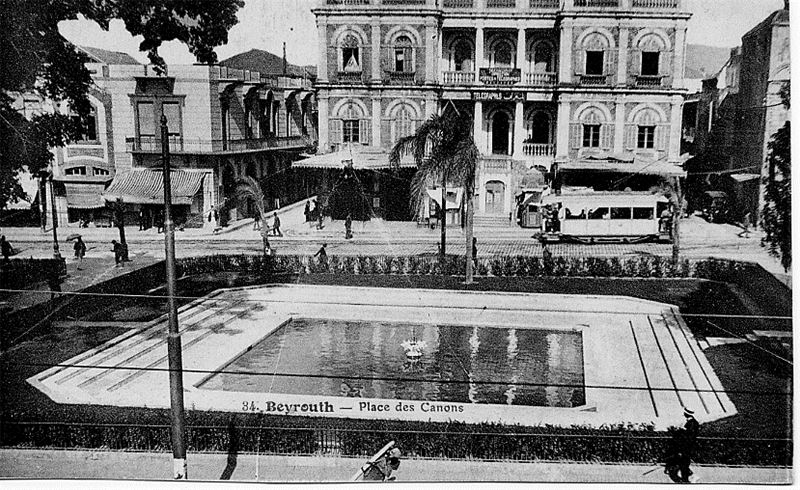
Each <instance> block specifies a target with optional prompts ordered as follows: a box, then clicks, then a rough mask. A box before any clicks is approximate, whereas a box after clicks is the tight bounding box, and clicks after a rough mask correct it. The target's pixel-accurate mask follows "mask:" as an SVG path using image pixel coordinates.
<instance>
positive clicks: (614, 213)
mask: <svg viewBox="0 0 800 490" xmlns="http://www.w3.org/2000/svg"><path fill="white" fill-rule="evenodd" d="M611 219H631V208H611Z"/></svg>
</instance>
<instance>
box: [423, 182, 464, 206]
mask: <svg viewBox="0 0 800 490" xmlns="http://www.w3.org/2000/svg"><path fill="white" fill-rule="evenodd" d="M427 191H428V197H430V198H431V199H432V200H434V201H436V204H437V205H438V206H439V207H441V206H442V188H441V187H439V188H433V189H427ZM463 195H464V188H463V187H448V188H447V198H446V199H447V209H459V208H460V207H461V198H462V196H463Z"/></svg>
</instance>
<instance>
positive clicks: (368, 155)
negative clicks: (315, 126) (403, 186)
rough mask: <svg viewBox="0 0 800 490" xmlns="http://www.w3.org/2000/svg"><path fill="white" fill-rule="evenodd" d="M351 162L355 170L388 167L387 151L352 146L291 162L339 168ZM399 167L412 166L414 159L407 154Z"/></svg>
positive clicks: (293, 165)
mask: <svg viewBox="0 0 800 490" xmlns="http://www.w3.org/2000/svg"><path fill="white" fill-rule="evenodd" d="M351 162H352V164H353V168H354V169H355V170H385V169H388V168H390V165H389V153H387V152H386V151H384V150H382V149H381V148H374V147H368V146H353V147H352V148H347V149H344V150H340V151H336V152H333V153H326V154H324V155H314V156H311V157H309V158H304V159H303V160H298V161H296V162H293V163H292V167H294V168H328V169H341V168H344V167H345V166H347V165H349V164H350V163H351ZM400 167H403V168H414V167H416V165H415V164H414V159H413V158H412V157H411V156H410V155H407V156H405V157H404V158H403V159H402V160H401V161H400Z"/></svg>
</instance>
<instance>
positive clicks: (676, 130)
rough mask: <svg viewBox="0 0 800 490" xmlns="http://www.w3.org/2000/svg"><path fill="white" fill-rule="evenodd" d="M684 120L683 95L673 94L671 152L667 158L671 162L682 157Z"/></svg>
mask: <svg viewBox="0 0 800 490" xmlns="http://www.w3.org/2000/svg"><path fill="white" fill-rule="evenodd" d="M682 120H683V97H681V96H680V95H673V96H672V111H671V112H670V118H669V129H670V131H669V147H668V148H669V152H668V153H667V159H668V160H669V161H670V162H679V161H680V159H681V122H682Z"/></svg>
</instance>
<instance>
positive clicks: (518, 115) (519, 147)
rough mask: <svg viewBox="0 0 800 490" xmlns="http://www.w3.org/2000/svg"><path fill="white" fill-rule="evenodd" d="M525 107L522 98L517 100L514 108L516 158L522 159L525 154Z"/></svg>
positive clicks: (514, 154)
mask: <svg viewBox="0 0 800 490" xmlns="http://www.w3.org/2000/svg"><path fill="white" fill-rule="evenodd" d="M524 117H525V107H524V103H523V101H521V100H518V101H517V104H516V107H515V110H514V153H513V156H514V160H522V159H523V158H524V157H525V155H524V154H523V153H524V152H523V144H522V142H523V141H524V140H525V121H524Z"/></svg>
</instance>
